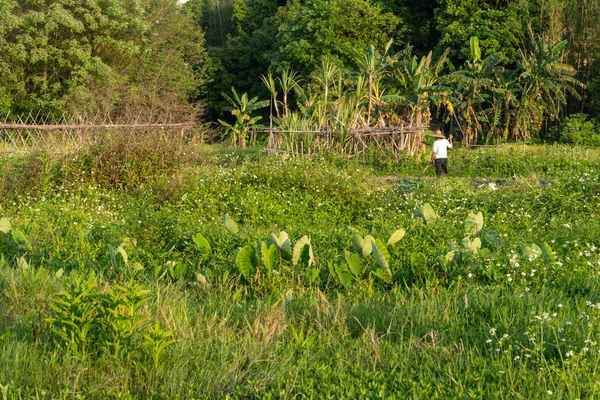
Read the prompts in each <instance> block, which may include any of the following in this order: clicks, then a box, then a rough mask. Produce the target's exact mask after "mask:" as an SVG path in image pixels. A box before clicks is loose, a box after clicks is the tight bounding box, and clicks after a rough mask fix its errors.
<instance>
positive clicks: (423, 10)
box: [0, 0, 600, 144]
mask: <svg viewBox="0 0 600 400" xmlns="http://www.w3.org/2000/svg"><path fill="white" fill-rule="evenodd" d="M0 15H2V19H1V20H0V113H2V114H4V115H6V114H11V115H18V114H23V113H28V112H30V111H33V112H34V113H36V112H39V111H41V112H44V113H48V112H51V113H55V114H60V113H62V112H68V113H81V112H87V113H99V114H102V115H107V116H111V117H114V116H126V117H127V116H128V117H131V116H135V118H136V119H137V120H139V119H140V116H142V117H146V118H156V117H157V116H161V117H162V116H163V115H165V114H168V115H169V116H172V117H175V118H181V117H182V116H185V115H190V114H192V113H195V114H196V115H197V116H198V117H199V118H203V119H205V120H207V121H216V120H217V118H223V119H225V120H226V121H228V122H230V123H232V122H233V121H232V120H230V118H231V117H232V116H231V115H230V114H229V113H227V112H226V110H227V106H232V105H233V108H234V109H236V108H237V109H239V108H240V107H242V108H243V107H244V105H243V104H238V103H239V101H238V100H242V99H241V98H236V97H237V93H240V94H241V93H248V94H249V96H250V97H254V96H258V98H259V99H263V100H267V99H271V111H272V114H273V115H274V116H276V117H277V119H276V120H275V123H280V124H282V125H285V126H290V125H293V124H296V125H298V124H299V123H300V122H299V121H303V122H304V123H305V124H311V125H323V124H331V123H333V122H334V121H343V122H344V124H345V126H347V125H348V124H350V123H352V124H355V125H356V124H358V125H362V126H372V125H375V124H394V123H395V122H396V121H398V120H405V121H411V122H414V121H416V122H425V123H428V122H430V121H432V120H433V121H435V122H437V123H441V124H445V125H446V126H448V127H450V128H451V129H454V130H459V131H460V133H462V134H463V135H464V136H467V137H468V138H469V139H470V140H471V141H474V142H475V141H482V140H490V139H497V140H500V139H521V138H526V137H530V136H537V135H540V134H541V135H542V136H544V137H545V138H549V139H553V140H556V139H560V140H563V141H573V142H578V143H584V144H585V143H586V142H587V143H588V144H589V143H591V141H593V140H592V139H591V138H592V137H595V138H597V137H598V136H597V135H598V133H597V131H598V127H597V124H596V122H595V121H594V120H593V118H594V117H596V116H597V115H598V114H599V113H600V76H599V74H598V72H599V71H600V30H599V29H598V21H599V20H600V1H599V0H587V1H581V0H566V1H563V0H426V1H416V0H302V1H301V0H291V1H286V0H277V1H276V0H189V1H187V2H185V3H183V4H180V3H179V2H178V1H176V0H139V1H134V2H131V1H121V0H101V1H85V2H75V1H71V0H56V1H50V0H28V1H25V0H21V1H17V0H5V1H2V2H1V3H0ZM232 87H233V88H235V89H236V93H235V95H232V91H231V88H232ZM223 93H226V94H229V95H230V96H233V98H232V97H229V99H228V98H227V97H228V96H223ZM228 100H230V101H228ZM231 102H233V104H229V103H231ZM257 112H263V113H264V116H266V115H267V114H268V109H266V108H265V109H263V110H259V111H257ZM572 114H576V115H575V116H573V117H571V118H569V119H566V117H567V116H569V115H572ZM586 115H587V116H586ZM344 118H346V119H344ZM588 118H589V119H588ZM565 119H566V120H565ZM265 120H266V119H263V122H264V121H265ZM561 121H563V127H562V128H563V129H562V131H564V130H565V129H567V130H568V129H572V128H573V127H575V128H577V129H579V128H583V130H584V131H585V132H584V134H583V135H579V136H583V137H579V136H577V135H575V136H577V137H575V138H573V137H572V136H573V135H571V136H569V137H567V138H565V137H561V134H560V132H561V130H560V129H556V128H554V129H551V128H552V127H553V126H556V125H557V124H558V122H561ZM286 124H287V125H286ZM565 124H566V126H564V125H565ZM588 131H589V132H588ZM562 136H564V135H562Z"/></svg>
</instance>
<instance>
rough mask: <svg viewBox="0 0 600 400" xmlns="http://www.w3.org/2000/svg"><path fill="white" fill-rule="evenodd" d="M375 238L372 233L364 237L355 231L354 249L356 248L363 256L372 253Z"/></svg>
mask: <svg viewBox="0 0 600 400" xmlns="http://www.w3.org/2000/svg"><path fill="white" fill-rule="evenodd" d="M374 240H375V239H373V236H371V235H367V236H365V238H364V239H363V238H362V237H361V236H360V235H359V234H358V233H355V234H354V235H353V236H352V244H353V245H354V250H356V252H357V253H358V254H360V255H361V257H368V256H369V255H370V254H371V252H372V251H373V241H374Z"/></svg>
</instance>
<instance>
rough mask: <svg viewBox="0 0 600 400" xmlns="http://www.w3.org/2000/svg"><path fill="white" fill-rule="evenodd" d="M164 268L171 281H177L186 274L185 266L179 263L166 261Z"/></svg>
mask: <svg viewBox="0 0 600 400" xmlns="http://www.w3.org/2000/svg"><path fill="white" fill-rule="evenodd" d="M165 266H166V267H167V270H168V271H169V274H170V275H171V278H173V279H179V278H181V277H182V276H183V275H185V273H186V272H187V266H186V265H185V264H182V263H180V262H179V261H167V263H166V264H165Z"/></svg>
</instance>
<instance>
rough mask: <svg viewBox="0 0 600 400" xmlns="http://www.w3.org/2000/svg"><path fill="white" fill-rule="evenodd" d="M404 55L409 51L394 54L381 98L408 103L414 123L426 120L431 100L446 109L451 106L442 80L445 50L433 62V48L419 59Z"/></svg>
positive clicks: (446, 54)
mask: <svg viewBox="0 0 600 400" xmlns="http://www.w3.org/2000/svg"><path fill="white" fill-rule="evenodd" d="M407 56H409V54H406V53H401V54H398V55H395V56H394V57H393V58H394V60H395V61H394V62H393V63H392V68H391V71H390V73H391V79H392V84H391V87H390V94H388V95H384V96H382V100H383V101H385V102H388V103H391V104H396V105H400V106H404V107H407V108H408V109H409V110H410V115H409V116H408V117H409V119H410V123H411V124H413V123H415V124H417V125H421V124H427V123H428V122H429V120H430V119H431V105H432V104H435V105H439V104H445V105H446V107H447V108H448V109H449V110H453V106H452V101H451V91H450V88H449V87H448V86H445V85H444V84H443V81H444V79H443V78H444V76H443V75H442V70H443V68H444V65H445V63H446V60H447V56H448V50H447V51H445V52H444V53H443V54H442V55H441V56H440V57H439V58H438V59H437V60H436V61H435V62H433V54H432V52H429V54H428V55H427V56H424V57H422V58H421V60H419V59H418V58H417V57H416V56H413V57H412V58H407Z"/></svg>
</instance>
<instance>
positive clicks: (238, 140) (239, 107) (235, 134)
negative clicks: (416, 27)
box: [219, 87, 270, 148]
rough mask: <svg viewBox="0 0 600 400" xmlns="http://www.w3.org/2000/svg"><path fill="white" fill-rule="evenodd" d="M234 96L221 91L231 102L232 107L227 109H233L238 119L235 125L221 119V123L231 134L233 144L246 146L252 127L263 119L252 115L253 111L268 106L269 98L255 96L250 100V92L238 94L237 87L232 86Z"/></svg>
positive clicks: (232, 112)
mask: <svg viewBox="0 0 600 400" xmlns="http://www.w3.org/2000/svg"><path fill="white" fill-rule="evenodd" d="M231 93H232V95H233V96H232V97H230V96H228V95H227V94H225V93H221V94H222V95H223V97H224V98H225V100H227V101H228V102H229V104H231V106H230V107H226V108H225V110H227V111H231V115H232V116H235V118H236V120H235V123H234V124H233V125H231V124H229V123H227V122H225V121H223V120H219V123H220V124H221V125H223V126H224V127H225V128H226V130H227V133H228V134H230V135H231V145H232V146H233V147H236V146H237V145H238V144H239V145H240V147H242V148H244V147H246V137H247V136H248V132H249V131H250V128H251V127H252V126H253V125H255V124H256V123H257V122H258V121H260V120H261V119H262V117H261V116H256V117H251V114H252V112H253V111H256V110H258V109H260V108H264V107H267V106H268V105H269V103H270V102H269V100H261V101H259V100H258V97H253V98H251V99H250V100H248V94H247V93H244V94H242V95H241V96H239V95H238V93H237V92H236V90H235V88H233V87H232V88H231Z"/></svg>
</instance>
